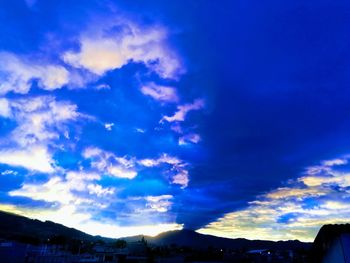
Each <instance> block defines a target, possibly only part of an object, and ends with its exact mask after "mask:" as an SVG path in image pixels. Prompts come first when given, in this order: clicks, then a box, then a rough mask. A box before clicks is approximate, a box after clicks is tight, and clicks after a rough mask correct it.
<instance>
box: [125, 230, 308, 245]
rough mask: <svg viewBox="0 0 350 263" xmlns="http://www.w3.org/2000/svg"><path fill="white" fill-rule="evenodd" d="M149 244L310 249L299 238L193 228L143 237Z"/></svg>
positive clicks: (131, 239)
mask: <svg viewBox="0 0 350 263" xmlns="http://www.w3.org/2000/svg"><path fill="white" fill-rule="evenodd" d="M141 238H142V236H133V237H126V238H123V239H124V240H126V241H127V242H132V241H137V240H140V239H141ZM144 238H145V240H147V242H148V243H149V244H153V245H157V246H161V245H172V244H176V245H178V246H187V247H194V248H208V247H215V248H231V249H242V248H244V249H281V250H287V249H291V250H294V249H310V247H311V245H312V243H305V242H300V241H299V240H289V241H278V242H275V241H266V240H248V239H244V238H236V239H230V238H223V237H217V236H211V235H203V234H199V233H197V232H195V231H193V230H188V229H183V230H175V231H168V232H164V233H161V234H159V235H157V236H155V237H148V236H145V237H144Z"/></svg>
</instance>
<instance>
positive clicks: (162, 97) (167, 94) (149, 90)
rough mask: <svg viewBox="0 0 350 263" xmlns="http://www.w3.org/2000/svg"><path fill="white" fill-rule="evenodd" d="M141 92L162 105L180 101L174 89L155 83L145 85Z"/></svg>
mask: <svg viewBox="0 0 350 263" xmlns="http://www.w3.org/2000/svg"><path fill="white" fill-rule="evenodd" d="M141 92H142V93H143V94H144V95H147V96H150V97H152V98H153V99H155V100H157V101H159V102H162V103H171V102H173V103H174V102H178V101H179V97H178V95H177V92H176V89H175V88H174V87H169V86H162V85H157V84H155V83H154V82H150V83H147V84H146V85H143V86H142V87H141Z"/></svg>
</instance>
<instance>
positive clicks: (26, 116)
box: [0, 96, 80, 173]
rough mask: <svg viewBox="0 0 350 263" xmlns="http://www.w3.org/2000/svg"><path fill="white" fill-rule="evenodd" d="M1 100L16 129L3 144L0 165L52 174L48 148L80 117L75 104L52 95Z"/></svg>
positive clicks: (50, 156)
mask: <svg viewBox="0 0 350 263" xmlns="http://www.w3.org/2000/svg"><path fill="white" fill-rule="evenodd" d="M1 101H2V102H1ZM1 101H0V104H3V105H5V106H6V107H5V106H4V107H2V108H4V109H6V110H3V111H2V112H3V113H4V114H3V115H6V116H9V117H10V118H11V119H12V120H14V121H15V122H16V124H17V126H16V127H15V128H14V129H13V130H12V131H10V133H9V134H7V135H6V136H5V137H4V138H2V140H1V141H0V145H1V146H2V147H1V150H0V163H4V164H8V165H12V166H20V167H24V168H26V169H29V170H32V171H39V172H44V173H45V172H46V173H52V172H53V171H54V166H55V165H54V160H53V159H52V152H51V150H49V148H52V147H55V145H54V143H53V142H54V141H55V140H57V139H59V137H60V134H67V133H68V128H67V127H66V124H67V123H68V122H70V121H75V120H76V119H77V118H78V117H79V116H80V115H79V113H78V112H77V107H76V105H74V104H71V103H69V102H66V101H56V100H55V98H54V97H51V96H41V97H33V98H31V97H28V98H22V99H2V100H1Z"/></svg>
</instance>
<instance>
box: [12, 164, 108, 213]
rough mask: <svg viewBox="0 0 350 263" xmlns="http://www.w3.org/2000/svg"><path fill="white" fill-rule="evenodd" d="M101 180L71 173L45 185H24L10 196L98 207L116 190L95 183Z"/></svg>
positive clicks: (79, 172) (78, 172)
mask: <svg viewBox="0 0 350 263" xmlns="http://www.w3.org/2000/svg"><path fill="white" fill-rule="evenodd" d="M99 179H100V176H99V175H98V174H96V173H89V172H83V171H69V172H68V173H67V174H66V176H65V178H62V177H60V176H53V177H51V178H50V179H49V180H48V181H47V182H46V183H43V184H42V183H40V184H28V183H24V184H23V185H22V187H21V188H20V189H17V190H13V191H11V192H9V195H10V196H24V197H29V198H31V199H33V200H43V201H46V202H57V203H59V204H61V205H74V206H76V207H78V206H79V205H82V204H89V205H91V204H94V205H98V204H99V202H100V203H101V202H102V201H103V199H101V197H103V196H108V195H112V194H113V193H114V192H115V189H114V188H109V187H102V186H101V185H98V184H96V183H95V181H96V180H99ZM84 194H85V195H86V197H84ZM100 205H101V204H100Z"/></svg>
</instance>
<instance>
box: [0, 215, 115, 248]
mask: <svg viewBox="0 0 350 263" xmlns="http://www.w3.org/2000/svg"><path fill="white" fill-rule="evenodd" d="M55 236H61V237H66V238H68V239H79V240H86V241H97V240H100V239H103V240H104V241H108V240H113V239H108V238H102V237H99V236H92V235H89V234H86V233H84V232H82V231H79V230H77V229H74V228H69V227H66V226H64V225H61V224H57V223H54V222H51V221H45V222H42V221H40V220H36V219H30V218H27V217H24V216H19V215H15V214H11V213H7V212H3V211H0V238H4V239H10V240H18V241H22V242H25V243H27V242H28V243H38V242H44V241H46V240H47V239H48V238H52V237H55Z"/></svg>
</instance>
